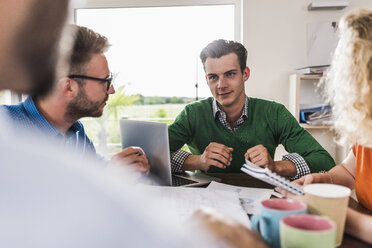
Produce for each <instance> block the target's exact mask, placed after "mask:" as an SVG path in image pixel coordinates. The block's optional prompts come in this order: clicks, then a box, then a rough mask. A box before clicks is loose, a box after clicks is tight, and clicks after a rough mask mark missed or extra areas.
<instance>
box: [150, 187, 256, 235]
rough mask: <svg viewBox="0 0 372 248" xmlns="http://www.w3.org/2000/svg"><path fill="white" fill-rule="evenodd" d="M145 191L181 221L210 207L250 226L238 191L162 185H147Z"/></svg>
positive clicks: (162, 207)
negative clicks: (200, 209)
mask: <svg viewBox="0 0 372 248" xmlns="http://www.w3.org/2000/svg"><path fill="white" fill-rule="evenodd" d="M145 191H147V193H148V194H150V195H152V196H154V197H156V198H157V200H158V201H157V202H156V204H158V205H160V206H157V207H160V208H161V209H166V210H169V211H172V212H174V213H176V214H175V215H176V217H175V218H178V220H177V221H178V222H179V223H180V222H181V223H182V222H185V221H187V219H189V218H190V217H191V215H193V214H194V212H195V211H196V210H198V209H199V208H200V207H210V208H213V209H216V210H217V211H218V212H221V213H222V214H224V215H226V216H229V217H231V218H233V219H235V220H236V221H238V222H239V223H241V224H243V225H244V226H246V227H248V228H250V221H249V218H248V216H247V214H246V212H245V211H244V210H243V208H242V205H241V204H240V200H239V194H238V193H237V192H234V191H226V190H215V189H209V188H186V187H185V188H182V187H162V186H146V187H145ZM149 205H150V206H151V203H149ZM173 217H174V216H173Z"/></svg>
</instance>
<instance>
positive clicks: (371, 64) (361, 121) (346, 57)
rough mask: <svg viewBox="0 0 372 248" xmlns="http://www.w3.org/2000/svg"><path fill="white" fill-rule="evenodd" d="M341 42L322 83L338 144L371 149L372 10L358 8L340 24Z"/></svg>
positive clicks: (342, 19)
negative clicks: (359, 145) (331, 108)
mask: <svg viewBox="0 0 372 248" xmlns="http://www.w3.org/2000/svg"><path fill="white" fill-rule="evenodd" d="M339 30H340V40H339V43H338V46H337V48H336V50H335V54H334V57H333V61H332V64H331V68H330V71H329V72H328V73H327V76H326V78H325V79H324V80H323V82H322V85H323V87H325V89H326V93H327V100H328V101H329V102H330V103H331V104H332V105H333V112H334V116H335V124H334V128H335V130H336V133H337V136H338V142H339V143H343V144H355V143H358V144H361V145H365V146H372V11H369V10H365V9H357V10H354V11H352V12H350V13H349V14H347V15H346V16H344V17H343V18H341V20H340V23H339Z"/></svg>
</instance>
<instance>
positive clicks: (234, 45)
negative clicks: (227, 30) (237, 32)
mask: <svg viewBox="0 0 372 248" xmlns="http://www.w3.org/2000/svg"><path fill="white" fill-rule="evenodd" d="M230 53H235V54H236V56H238V60H239V65H240V69H241V71H244V69H245V68H246V67H247V57H248V52H247V49H245V47H244V46H243V45H242V44H240V43H239V42H236V41H232V40H223V39H219V40H215V41H212V42H211V43H209V44H208V45H207V46H206V47H205V48H204V49H203V50H202V51H201V53H200V59H201V61H202V63H203V66H204V69H205V61H206V60H207V58H221V57H222V56H224V55H227V54H230Z"/></svg>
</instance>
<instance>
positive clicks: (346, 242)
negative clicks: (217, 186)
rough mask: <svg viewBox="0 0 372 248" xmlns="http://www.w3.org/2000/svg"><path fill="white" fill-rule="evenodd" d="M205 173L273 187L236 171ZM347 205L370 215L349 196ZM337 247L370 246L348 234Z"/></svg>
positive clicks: (233, 181) (232, 182)
mask: <svg viewBox="0 0 372 248" xmlns="http://www.w3.org/2000/svg"><path fill="white" fill-rule="evenodd" d="M207 175H210V176H214V177H217V178H220V179H222V181H221V183H225V184H230V185H235V186H244V187H252V188H269V189H272V188H274V187H273V186H272V185H270V184H267V183H265V182H263V181H261V180H258V179H256V178H253V177H251V176H250V175H247V174H245V173H236V174H224V173H207ZM349 207H351V208H352V209H355V210H357V211H359V212H362V213H365V214H370V215H372V212H371V211H368V210H367V209H366V208H364V207H363V206H362V205H360V204H359V203H358V202H357V201H355V200H354V199H352V198H350V201H349ZM339 247H342V248H344V247H352V248H356V247H358V248H363V247H371V246H370V245H368V244H367V243H364V242H363V241H361V240H359V239H356V238H354V237H352V236H350V235H348V234H345V235H344V239H343V241H342V244H341V246H339Z"/></svg>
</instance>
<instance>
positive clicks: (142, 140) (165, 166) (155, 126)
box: [120, 119, 172, 185]
mask: <svg viewBox="0 0 372 248" xmlns="http://www.w3.org/2000/svg"><path fill="white" fill-rule="evenodd" d="M120 135H121V145H122V148H123V149H124V148H127V147H129V146H139V147H141V148H142V149H143V150H144V152H145V154H146V156H147V159H148V161H149V163H150V165H151V170H150V177H153V178H154V179H155V180H156V179H158V180H159V182H158V183H159V184H160V185H172V176H171V168H170V157H169V142H168V128H167V124H165V123H160V122H150V121H138V120H128V119H121V120H120Z"/></svg>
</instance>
